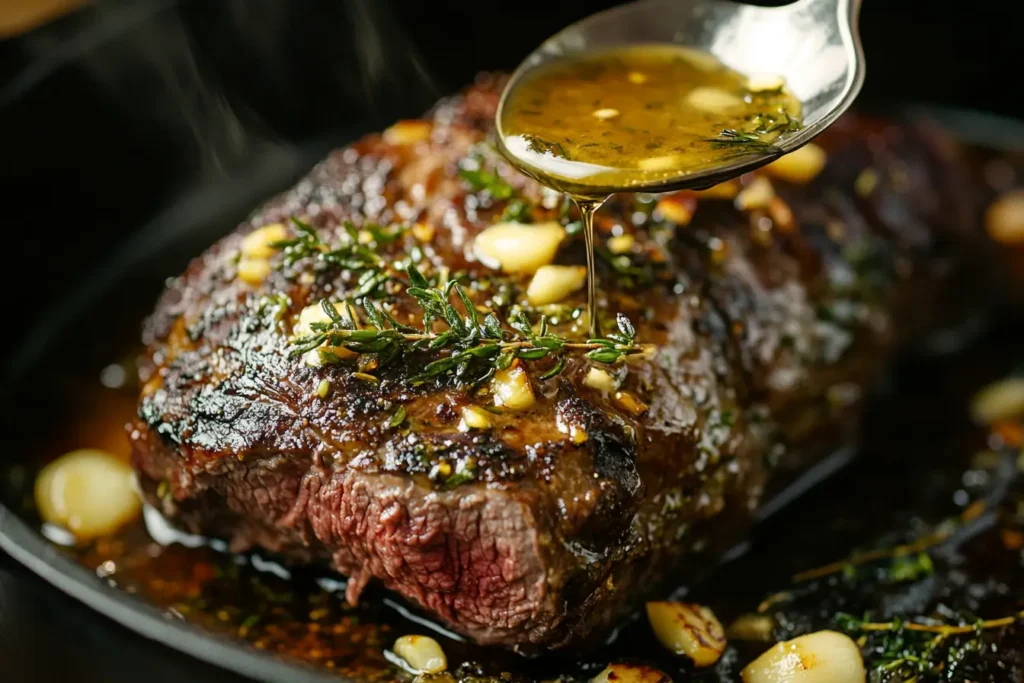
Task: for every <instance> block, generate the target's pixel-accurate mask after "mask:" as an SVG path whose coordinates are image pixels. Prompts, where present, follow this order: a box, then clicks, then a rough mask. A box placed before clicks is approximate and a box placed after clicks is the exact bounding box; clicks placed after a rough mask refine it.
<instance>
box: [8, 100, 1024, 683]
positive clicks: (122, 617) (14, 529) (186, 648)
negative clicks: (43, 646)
mask: <svg viewBox="0 0 1024 683" xmlns="http://www.w3.org/2000/svg"><path fill="white" fill-rule="evenodd" d="M890 110H891V108H890ZM901 110H902V111H906V112H908V113H910V114H912V115H913V114H916V115H923V116H927V117H929V118H931V119H933V120H935V121H936V122H937V123H939V124H940V125H942V127H944V128H947V129H949V130H950V131H951V132H952V133H953V134H954V135H956V136H957V137H958V138H960V139H961V140H963V141H965V142H968V143H971V144H977V145H984V146H988V147H993V148H997V149H999V148H1001V149H1006V150H1007V151H1011V150H1021V151H1024V122H1022V121H1018V120H1015V119H1011V118H1007V117H1002V116H997V115H993V114H986V113H982V112H977V111H972V110H966V109H956V108H949V107H942V106H934V105H929V104H918V105H913V106H908V107H903V108H901ZM293 163H295V164H297V167H298V168H302V167H303V166H302V165H303V164H306V165H307V166H311V165H312V163H313V162H312V160H311V159H310V158H308V157H306V156H304V157H302V158H301V159H299V160H293ZM274 189H276V188H273V189H269V190H268V191H267V193H266V194H267V195H269V194H271V193H272V192H273V191H274ZM161 220H164V221H165V222H169V221H171V220H173V219H171V218H168V217H166V216H165V217H163V219H157V221H154V223H151V224H149V225H148V226H147V228H146V230H150V231H152V229H153V228H154V227H155V226H156V225H158V224H159V223H160V221H161ZM179 220H180V218H179ZM133 243H134V244H135V246H139V243H137V242H134V240H131V239H130V240H129V241H128V242H127V244H129V245H130V244H133ZM148 246H149V247H150V248H153V245H152V244H150V245H148ZM157 248H159V245H157ZM129 252H130V250H119V251H118V254H119V255H120V256H121V257H124V256H125V255H126V254H127V256H128V257H129V258H130V257H131V256H132V255H131V254H130V253H129ZM145 257H146V255H144V254H138V255H136V256H135V258H134V259H132V260H134V261H135V262H136V263H137V262H139V261H141V260H142V259H143V258H145ZM113 260H114V261H116V260H117V259H116V258H115V259H113ZM124 260H125V259H123V258H122V259H121V263H120V264H116V263H113V262H108V263H107V264H103V265H102V266H101V267H100V268H99V269H98V270H99V271H103V270H104V269H106V270H107V271H108V273H109V272H110V271H111V270H116V268H117V267H120V268H124V267H126V265H127V264H126V263H124ZM115 279H116V278H112V277H109V276H107V277H100V278H99V281H100V282H102V283H104V284H103V285H101V286H97V287H94V288H92V289H89V290H88V293H87V294H84V295H83V296H82V297H80V299H79V300H78V301H77V302H75V304H74V306H72V307H68V306H63V307H60V308H59V309H58V308H54V309H52V310H53V314H51V315H50V316H48V317H47V318H44V320H43V321H42V322H40V324H39V325H37V326H36V327H35V328H33V330H32V331H31V333H30V334H29V335H27V336H26V339H33V338H36V339H38V338H42V337H48V336H50V335H52V334H53V332H54V330H56V329H61V328H64V327H66V326H67V325H69V324H70V323H71V322H72V321H73V319H74V318H75V317H76V316H77V315H80V312H81V311H83V310H88V309H89V308H90V306H94V305H95V304H96V300H97V299H98V298H99V297H100V296H101V295H102V293H103V291H104V290H106V289H108V288H109V287H111V286H115V282H114V280H115ZM24 346H27V344H26V345H24ZM37 348H38V347H37ZM14 358H15V359H16V362H15V365H16V366H18V365H20V366H21V367H14V368H12V369H13V370H17V371H19V372H17V373H15V372H8V373H7V375H8V376H7V377H6V378H5V380H4V386H3V387H2V391H3V393H4V394H6V393H8V392H9V390H10V388H11V386H12V385H13V384H14V383H15V382H16V380H17V379H18V377H17V375H21V374H23V372H22V371H24V370H25V369H26V367H28V366H30V365H34V363H33V362H32V361H33V360H35V358H37V356H36V355H35V354H34V353H31V352H28V351H27V350H26V349H25V348H23V349H21V350H20V351H19V352H18V353H15V354H14ZM19 360H20V362H18V361H19ZM0 549H3V550H4V551H6V552H7V553H8V554H9V555H10V556H11V557H13V558H14V559H15V560H17V561H18V562H20V563H21V564H23V565H24V566H25V567H27V568H28V569H29V570H30V571H32V572H33V573H35V574H37V575H38V576H39V577H41V578H42V579H44V580H45V581H47V582H49V583H50V584H52V585H53V586H55V587H56V588H58V589H60V590H61V591H63V592H64V593H66V594H67V595H69V596H71V597H73V598H75V599H76V600H78V601H80V602H82V603H85V604H86V605H88V606H89V607H90V608H92V609H94V610H96V611H97V612H99V613H101V614H103V615H105V616H107V617H109V618H110V619H113V620H114V621H116V622H118V623H119V624H121V625H122V626H125V627H126V628H128V629H130V630H132V631H135V632H136V633H138V634H140V635H142V636H144V637H146V638H149V639H151V640H154V641H158V642H160V643H163V644H165V645H167V646H169V647H172V648H174V649H176V650H178V651H180V652H183V653H185V654H188V655H191V656H193V657H195V658H197V659H200V660H202V661H205V662H208V663H210V664H213V665H215V666H218V667H220V668H222V669H226V670H230V671H233V672H235V673H238V674H241V675H243V676H248V677H250V678H253V679H255V680H259V681H267V682H268V683H274V682H288V683H292V682H296V681H299V682H301V681H310V682H315V683H323V682H325V681H333V682H335V683H338V682H344V681H351V682H352V683H357V682H356V680H355V679H350V678H344V677H341V676H338V675H334V674H328V673H325V672H320V671H317V670H314V669H312V668H308V667H307V666H305V665H303V664H301V663H299V662H298V660H288V659H285V658H284V657H278V656H275V655H273V654H269V653H266V652H262V651H259V650H256V649H254V648H252V647H250V646H248V645H246V644H244V643H243V642H242V641H241V640H237V639H233V638H229V637H227V636H223V635H218V634H215V633H212V632H209V631H205V630H202V629H201V628H199V627H194V626H190V625H189V624H188V623H186V622H184V621H178V620H174V619H172V618H171V617H168V616H167V615H166V614H165V613H164V612H162V611H160V610H159V609H157V608H155V607H153V606H151V605H149V604H148V603H146V602H145V601H143V600H141V599H139V598H137V597H135V596H133V595H131V594H129V593H126V592H125V591H123V590H121V589H119V588H116V587H113V586H110V585H108V584H106V583H104V582H102V581H100V580H99V579H98V578H97V577H96V575H95V573H93V572H91V571H89V570H88V569H86V568H85V567H83V566H81V565H79V564H78V563H77V562H75V561H74V560H72V559H71V558H69V557H66V556H64V555H63V554H61V552H60V551H59V550H57V549H56V548H55V547H54V546H53V545H52V544H51V543H50V542H49V541H47V540H46V539H44V538H43V536H41V535H40V534H39V533H38V532H37V531H36V530H35V529H33V528H32V527H30V526H29V525H28V524H27V523H26V522H25V521H23V520H22V519H21V518H20V517H18V516H17V515H16V514H15V513H13V512H12V511H10V510H9V509H8V508H6V507H5V506H4V505H3V504H2V503H0Z"/></svg>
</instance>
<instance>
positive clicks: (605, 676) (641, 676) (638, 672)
mask: <svg viewBox="0 0 1024 683" xmlns="http://www.w3.org/2000/svg"><path fill="white" fill-rule="evenodd" d="M590 683H672V679H671V678H669V677H668V676H667V675H666V674H664V673H662V672H661V671H658V670H657V669H655V668H654V667H650V666H647V665H646V664H609V665H608V666H607V667H605V668H604V670H603V671H601V673H599V674H597V675H596V676H594V677H593V678H591V679H590Z"/></svg>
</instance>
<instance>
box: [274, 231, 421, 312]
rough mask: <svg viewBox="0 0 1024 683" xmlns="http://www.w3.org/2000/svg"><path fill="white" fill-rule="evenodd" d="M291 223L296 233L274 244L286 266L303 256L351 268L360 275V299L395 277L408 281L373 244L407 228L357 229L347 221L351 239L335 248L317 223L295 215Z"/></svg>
mask: <svg viewBox="0 0 1024 683" xmlns="http://www.w3.org/2000/svg"><path fill="white" fill-rule="evenodd" d="M291 222H292V225H293V227H294V228H295V232H296V236H295V237H294V238H292V239H288V240H281V241H279V242H275V243H274V244H273V245H272V246H273V247H274V248H275V249H281V250H282V251H283V258H282V260H281V265H282V267H285V268H290V267H292V266H293V265H295V264H296V263H297V262H298V261H301V260H302V259H305V258H312V259H314V260H315V262H316V263H317V264H322V265H323V266H324V267H330V266H334V267H338V268H343V269H345V270H349V271H351V272H353V273H355V274H357V278H358V279H357V281H356V290H355V291H354V292H353V296H355V297H357V298H358V297H364V296H369V295H371V294H373V293H374V292H376V291H378V289H379V288H380V287H381V286H382V285H384V283H386V282H388V281H389V280H392V279H394V280H397V281H399V282H402V283H403V284H408V283H407V282H405V278H404V277H403V276H402V273H401V272H399V271H398V270H397V269H395V268H394V267H393V266H392V265H391V264H389V263H388V262H387V261H385V260H384V259H382V258H381V257H380V255H379V254H377V252H376V251H374V249H373V248H372V246H371V245H373V244H388V243H391V242H394V241H396V240H398V239H399V238H400V237H401V236H402V234H403V232H404V229H403V228H401V227H399V228H392V229H385V228H383V227H381V226H379V225H375V224H367V225H364V226H363V227H362V228H357V227H356V226H355V225H353V224H352V223H351V222H350V221H345V223H344V226H343V227H344V230H345V235H346V238H347V239H346V240H345V242H344V243H343V244H341V245H339V246H337V247H334V248H331V247H330V246H329V245H328V244H327V243H326V242H324V241H323V240H321V239H320V236H319V234H317V231H316V230H315V229H314V228H313V226H311V225H309V224H308V223H306V222H305V221H302V220H300V219H298V218H296V217H295V216H292V217H291ZM360 231H362V232H364V233H366V234H367V235H369V240H367V241H366V242H368V243H364V240H361V239H360Z"/></svg>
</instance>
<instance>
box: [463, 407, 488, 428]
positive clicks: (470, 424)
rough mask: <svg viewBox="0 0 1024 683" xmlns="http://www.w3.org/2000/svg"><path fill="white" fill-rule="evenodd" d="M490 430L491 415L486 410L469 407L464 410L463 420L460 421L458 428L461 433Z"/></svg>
mask: <svg viewBox="0 0 1024 683" xmlns="http://www.w3.org/2000/svg"><path fill="white" fill-rule="evenodd" d="M490 428H491V415H490V413H488V412H487V411H486V410H484V409H483V408H479V407H477V406H467V407H465V408H463V409H462V419H461V420H460V421H459V426H458V430H459V431H460V432H468V431H470V430H473V429H490Z"/></svg>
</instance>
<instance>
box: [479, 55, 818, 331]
mask: <svg viewBox="0 0 1024 683" xmlns="http://www.w3.org/2000/svg"><path fill="white" fill-rule="evenodd" d="M800 113H801V107H800V102H799V101H798V100H797V99H796V98H794V97H793V96H792V95H791V94H790V93H789V92H788V91H787V90H786V87H785V83H784V81H783V80H782V79H781V77H778V76H774V75H765V76H751V77H747V76H744V75H742V74H740V73H738V72H736V71H733V70H732V69H729V68H728V67H726V66H725V65H724V64H722V63H721V62H719V61H718V60H717V59H715V58H714V57H712V56H711V55H708V54H706V53H703V52H698V51H695V50H692V49H689V48H684V47H679V46H674V45H639V46H633V47H627V48H618V49H613V50H607V51H602V52H596V53H586V54H583V55H580V56H574V57H570V58H566V59H563V60H559V61H555V62H553V63H550V64H546V65H543V66H540V67H538V68H536V69H535V70H534V71H533V72H532V73H528V74H526V75H525V76H524V77H523V78H522V79H521V80H520V81H519V82H518V83H517V84H516V85H515V86H514V87H513V89H512V90H511V91H510V92H509V93H507V94H506V96H505V99H504V101H503V103H502V106H501V109H500V111H499V113H498V137H499V147H500V148H501V149H502V152H503V153H504V154H505V155H506V156H507V157H508V158H509V159H510V160H511V161H512V163H513V164H515V165H516V167H518V168H519V169H520V170H521V171H523V172H524V173H526V174H527V175H529V176H531V177H533V178H535V179H536V180H537V181H538V182H540V183H542V184H544V185H547V186H548V187H550V188H552V189H554V190H558V191H560V192H565V193H566V194H568V195H570V196H571V197H572V198H573V200H574V201H575V202H576V205H577V207H578V208H579V210H580V214H581V217H582V219H583V223H584V235H585V237H586V243H587V268H588V295H589V319H590V335H591V336H592V337H597V336H599V333H600V330H599V329H598V327H597V315H596V296H595V294H596V282H595V278H594V244H593V241H594V235H593V215H594V212H595V211H596V210H597V209H598V207H600V205H601V204H602V203H603V202H604V201H605V200H606V199H607V198H608V196H609V195H611V194H612V193H614V192H618V191H628V190H630V189H633V188H641V187H649V186H651V185H656V184H658V183H666V182H672V183H680V182H681V183H682V184H685V179H686V177H687V176H691V175H694V174H696V173H698V172H700V171H702V170H706V169H708V168H711V167H714V166H717V165H721V164H722V163H725V162H728V161H729V160H730V159H734V158H736V157H737V156H739V155H747V154H769V153H773V152H774V148H773V146H772V144H771V143H772V141H773V140H774V139H775V138H776V137H778V136H779V135H781V134H782V133H785V132H787V131H791V130H796V129H798V128H799V127H800Z"/></svg>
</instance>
